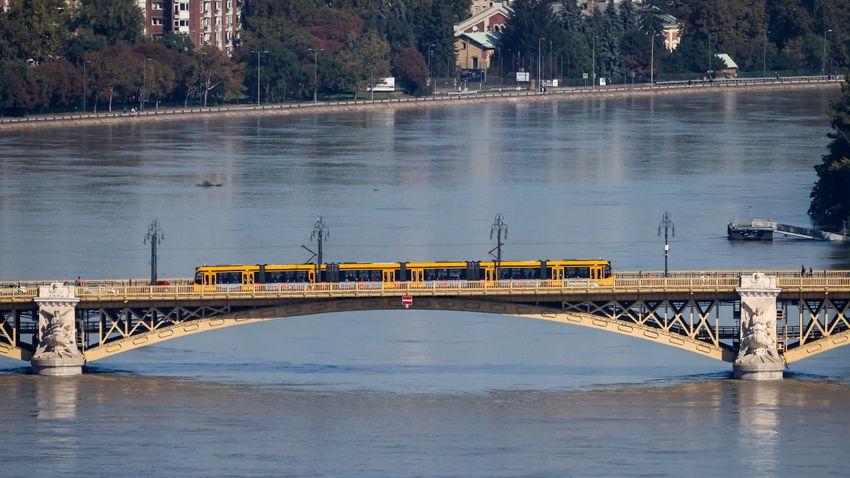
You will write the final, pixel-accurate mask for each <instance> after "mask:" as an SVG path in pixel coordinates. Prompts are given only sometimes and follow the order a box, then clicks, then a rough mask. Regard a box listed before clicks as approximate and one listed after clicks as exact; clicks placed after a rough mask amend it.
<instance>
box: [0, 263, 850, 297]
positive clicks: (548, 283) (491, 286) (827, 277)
mask: <svg viewBox="0 0 850 478" xmlns="http://www.w3.org/2000/svg"><path fill="white" fill-rule="evenodd" d="M746 273H748V272H746V271H738V272H727V271H705V272H674V273H671V274H670V275H669V276H668V277H663V274H658V273H629V272H626V273H619V274H618V275H617V277H616V279H615V281H614V284H613V286H607V285H606V286H602V285H599V284H597V283H596V282H594V281H593V280H587V279H581V280H510V281H508V280H503V281H432V282H390V283H383V282H342V283H320V284H309V283H294V284H251V285H238V284H237V285H218V286H212V287H200V286H196V285H194V284H191V282H190V279H170V280H169V282H170V283H172V284H176V285H168V286H147V285H145V286H140V285H129V284H130V283H132V281H88V282H86V283H84V284H83V285H82V286H78V287H76V288H75V289H76V290H75V293H76V296H77V297H78V298H79V299H80V302H82V303H87V302H114V301H118V300H120V301H134V302H136V301H141V302H145V301H151V300H157V301H163V300H166V301H168V300H173V301H186V300H190V301H206V300H222V299H248V300H250V299H294V298H349V297H394V296H402V295H415V296H458V297H461V296H488V297H496V296H505V297H511V296H516V295H537V296H572V295H574V296H585V297H586V296H599V297H608V298H611V297H617V296H630V295H636V294H637V295H650V294H700V295H703V294H722V295H725V294H734V293H735V289H736V288H737V287H739V286H740V276H741V275H742V274H746ZM772 273H773V274H775V275H777V284H776V285H777V287H778V288H780V289H781V290H782V296H786V297H792V298H793V297H794V296H795V295H799V294H807V293H816V294H823V293H825V292H836V291H842V292H850V272H848V271H827V272H819V273H818V274H816V275H813V276H801V275H800V273H799V272H791V271H773V272H772ZM46 283H49V282H46V281H41V282H37V281H33V282H23V283H6V287H0V304H18V305H20V304H26V303H31V302H32V301H33V298H34V297H35V296H36V295H37V294H38V287H37V286H38V285H44V284H46ZM135 283H136V284H138V283H139V281H135ZM10 285H11V286H10ZM0 286H2V284H0Z"/></svg>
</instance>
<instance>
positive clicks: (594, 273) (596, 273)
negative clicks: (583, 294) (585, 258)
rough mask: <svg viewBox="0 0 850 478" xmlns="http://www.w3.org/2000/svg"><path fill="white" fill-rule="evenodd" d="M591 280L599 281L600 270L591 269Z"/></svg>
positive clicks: (596, 268)
mask: <svg viewBox="0 0 850 478" xmlns="http://www.w3.org/2000/svg"><path fill="white" fill-rule="evenodd" d="M590 278H591V279H599V268H598V267H591V268H590Z"/></svg>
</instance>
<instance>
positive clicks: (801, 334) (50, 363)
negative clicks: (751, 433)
mask: <svg viewBox="0 0 850 478" xmlns="http://www.w3.org/2000/svg"><path fill="white" fill-rule="evenodd" d="M168 282H169V284H171V285H167V286H147V285H144V286H140V285H132V284H133V281H87V282H84V283H77V284H75V283H74V282H61V281H60V282H50V281H34V282H5V283H0V355H3V356H5V357H9V358H12V359H17V360H22V361H30V362H31V364H32V367H33V370H34V371H35V372H36V373H40V374H45V375H71V374H79V373H81V372H82V366H83V365H84V364H85V363H89V362H94V361H97V360H101V359H104V358H107V357H112V356H114V355H117V354H120V353H124V352H127V351H130V350H134V349H137V348H140V347H146V346H149V345H154V344H157V343H160V342H163V341H167V340H172V339H176V338H179V337H184V336H187V335H192V334H197V333H202V332H206V331H210V330H218V329H222V328H226V327H230V326H235V325H240V324H248V323H256V322H262V321H266V320H272V319H276V318H282V317H292V316H302V315H312V314H325V313H335V312H347V311H358V310H359V311H362V310H399V311H400V312H399V314H400V315H402V314H403V313H404V312H403V310H404V309H405V308H406V307H410V308H412V309H417V310H447V311H468V312H479V313H491V314H501V315H509V316H516V317H525V318H529V319H535V320H545V321H551V322H558V323H562V324H569V325H577V326H582V327H589V328H593V329H597V330H604V331H607V332H613V333H617V334H622V335H628V336H631V337H634V338H638V339H642V340H648V341H651V342H654V343H657V344H659V345H665V346H669V347H675V348H679V349H682V350H687V351H689V352H692V353H695V354H698V355H702V356H704V357H709V358H712V359H715V360H719V361H724V362H730V363H732V364H733V370H734V372H735V376H736V377H738V378H745V379H759V380H761V379H777V378H782V375H783V371H784V369H785V368H786V367H787V366H788V365H789V364H792V363H794V362H797V361H799V360H803V359H805V358H808V357H811V356H813V355H816V354H819V353H822V352H826V351H828V350H832V349H835V348H838V347H842V346H844V345H848V344H850V271H822V272H821V271H819V272H817V273H815V274H813V275H812V276H801V275H800V272H799V271H793V272H792V271H767V272H765V273H761V272H755V271H688V272H672V273H670V274H668V275H667V276H666V277H665V276H664V275H663V273H655V272H653V273H622V272H620V273H617V275H616V278H615V280H614V283H613V285H606V286H601V285H597V284H596V283H594V282H593V281H592V280H586V279H585V280H515V281H508V280H501V281H433V282H388V283H384V282H351V283H319V284H310V283H296V284H250V285H229V286H225V285H218V286H198V285H195V284H193V283H191V282H190V280H188V279H174V280H169V281H168ZM135 283H136V284H138V283H139V281H135Z"/></svg>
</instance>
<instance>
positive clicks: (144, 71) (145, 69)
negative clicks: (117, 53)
mask: <svg viewBox="0 0 850 478" xmlns="http://www.w3.org/2000/svg"><path fill="white" fill-rule="evenodd" d="M149 61H151V59H150V58H145V61H144V63H142V94H141V95H139V111H142V110H144V109H145V93H146V91H145V90H146V89H147V87H148V62H149Z"/></svg>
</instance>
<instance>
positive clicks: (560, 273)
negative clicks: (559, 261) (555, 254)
mask: <svg viewBox="0 0 850 478" xmlns="http://www.w3.org/2000/svg"><path fill="white" fill-rule="evenodd" d="M552 280H564V268H563V267H553V268H552Z"/></svg>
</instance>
